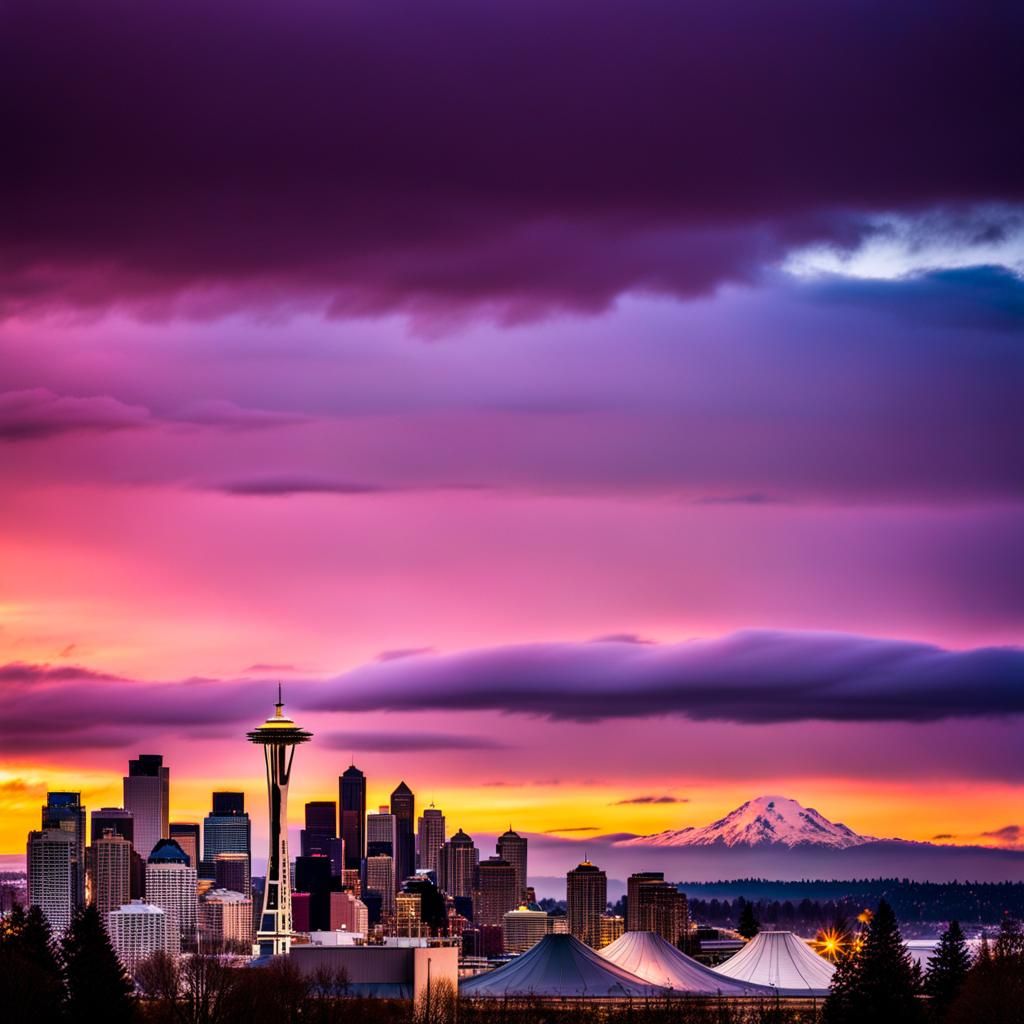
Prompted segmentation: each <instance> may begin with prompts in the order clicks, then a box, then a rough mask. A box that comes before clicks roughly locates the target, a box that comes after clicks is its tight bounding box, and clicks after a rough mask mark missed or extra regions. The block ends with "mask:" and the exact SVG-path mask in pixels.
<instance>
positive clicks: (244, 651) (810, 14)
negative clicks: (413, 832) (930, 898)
mask: <svg viewBox="0 0 1024 1024" xmlns="http://www.w3.org/2000/svg"><path fill="white" fill-rule="evenodd" d="M0 18H2V19H3V31H2V32H0V48H2V52H0V79H2V83H0V84H2V88H3V94H4V95H6V96H8V97H13V101H11V100H9V102H8V107H9V108H10V109H9V111H8V114H9V116H8V117H7V118H6V120H7V122H8V124H9V126H10V127H9V134H10V136H11V137H12V138H14V139H16V140H17V145H16V146H15V147H14V153H13V157H12V158H10V159H7V160H5V161H3V162H2V164H0V194H2V196H3V197H4V198H3V200H2V202H3V207H4V208H3V216H2V217H0V688H2V689H0V696H2V701H3V708H4V710H3V715H2V716H0V853H4V854H18V853H19V852H23V850H24V840H25V834H26V832H27V831H28V829H30V828H33V827H37V824H38V815H39V805H40V804H41V803H42V802H43V800H44V797H45V793H46V791H47V789H73V790H81V791H82V793H83V799H84V802H85V803H86V805H87V806H88V807H90V808H91V807H97V806H101V805H116V804H118V803H119V802H120V786H121V783H120V779H121V776H122V775H123V774H124V772H125V769H126V762H127V759H128V758H129V757H134V756H136V755H137V754H138V753H140V752H147V753H148V752H160V753H163V754H164V755H165V758H166V761H167V763H169V765H170V767H171V771H172V817H173V818H175V819H178V820H198V819H199V818H200V817H201V816H202V815H203V814H204V813H206V812H207V810H208V807H209V794H210V791H211V790H212V789H214V788H219V789H232V788H238V789H243V790H244V791H245V792H246V793H247V795H248V798H249V806H250V811H251V813H252V814H253V816H254V819H255V828H254V831H255V834H256V836H257V842H259V841H261V838H260V837H262V836H264V835H265V821H264V820H263V818H264V811H263V800H264V795H263V793H262V789H261V787H262V786H263V775H262V767H261V763H260V755H259V752H258V751H257V750H255V749H254V748H253V747H251V746H250V745H248V744H246V743H245V740H244V733H245V731H246V730H247V729H249V728H252V727H253V726H254V725H255V724H257V723H258V722H259V721H261V720H262V719H263V718H264V717H265V716H266V715H267V714H269V713H270V712H271V711H272V705H273V701H274V698H275V695H276V686H277V683H278V681H281V682H282V683H283V686H284V694H285V701H286V705H287V710H288V712H289V713H292V714H294V716H295V717H296V718H297V719H298V720H299V721H300V724H302V725H303V726H305V727H307V728H309V729H310V730H311V731H312V732H313V733H314V740H313V742H312V743H310V744H308V745H306V746H305V747H303V748H302V749H301V751H300V752H299V754H298V757H297V762H296V764H297V769H296V772H295V781H294V784H293V797H292V800H293V809H292V824H293V826H294V825H295V824H297V823H298V821H299V820H300V818H301V804H302V802H303V801H304V800H307V799H325V798H331V797H334V796H336V780H337V776H338V774H339V773H340V771H342V770H343V769H344V768H345V767H346V766H347V765H348V764H349V763H350V760H351V759H352V758H354V759H355V762H356V763H357V764H358V765H359V766H360V767H362V768H363V769H364V770H365V771H366V772H367V774H368V776H369V780H370V798H371V804H372V805H375V804H377V803H379V802H381V801H384V800H386V798H387V795H388V793H390V791H391V789H393V788H394V786H395V785H397V783H398V782H399V780H400V779H405V781H407V782H408V783H409V785H410V786H411V787H412V789H413V790H414V791H415V793H416V795H417V799H418V801H419V802H420V804H421V806H425V805H426V804H427V803H428V802H429V801H431V800H433V801H435V802H436V803H437V805H438V806H440V807H442V808H443V809H444V810H445V812H446V814H447V817H448V822H449V827H450V828H451V829H452V830H454V829H455V828H457V827H459V826H462V827H464V828H466V829H467V831H469V832H470V833H473V832H474V831H476V832H479V833H493V832H495V831H501V830H503V829H504V828H505V827H506V826H507V825H508V824H509V823H512V824H513V825H515V826H516V827H517V828H520V829H522V830H523V831H527V832H531V833H535V834H540V833H550V834H552V835H556V836H561V837H563V838H568V839H571V838H579V839H580V841H581V842H585V840H586V837H587V836H588V835H600V834H605V833H619V832H630V833H636V834H646V833H650V832H656V831H660V830H662V829H666V828H673V827H683V826H685V825H702V824H706V823H707V822H709V821H711V820H714V819H715V818H718V817H720V816H722V815H723V814H725V813H727V812H728V811H729V810H731V809H733V808H734V807H735V806H737V805H739V804H740V803H742V802H743V801H745V800H747V799H749V798H752V797H755V796H757V795H760V794H762V793H784V794H785V795H787V796H791V797H793V798H795V799H798V800H800V801H801V802H802V803H804V804H807V805H810V806H814V807H817V808H818V809H819V810H820V811H821V812H822V813H823V814H825V815H826V816H827V817H829V818H831V819H832V820H839V821H844V822H846V823H847V824H848V825H849V826H850V827H852V828H854V829H856V830H857V831H860V832H863V833H866V834H871V835H877V836H901V837H904V838H911V839H922V840H931V839H934V838H936V837H941V838H940V839H939V841H942V842H952V843H962V844H974V843H981V844H985V845H993V846H996V845H1002V846H1017V845H1021V838H1020V837H1021V835H1022V833H1021V827H1022V825H1024V822H1022V820H1021V818H1022V812H1021V804H1022V801H1024V772H1022V764H1021V759H1020V754H1019V746H1020V744H1019V738H1020V727H1021V716H1022V715H1024V648H1022V646H1021V644H1022V637H1024V571H1022V568H1024V517H1022V513H1024V443H1022V440H1021V439H1022V438H1024V402H1022V401H1021V395H1022V394H1024V178H1022V176H1021V175H1020V167H1021V166H1022V165H1024V136H1022V135H1021V133H1020V132H1019V131H1016V130H1014V126H1015V125H1016V124H1017V123H1018V122H1019V102H1020V96H1021V95H1022V91H1024V69H1022V66H1021V63H1020V60H1019V54H1020V52H1021V46H1022V44H1024V12H1022V10H1021V9H1020V7H1019V5H1014V4H1011V3H1005V4H1004V3H998V2H997V3H993V4H987V5H984V6H983V7H980V6H979V5H976V4H969V3H955V2H950V3H944V4H940V5H938V6H936V5H935V4H933V3H924V2H917V0H911V2H908V3H904V4H901V5H899V6H898V7H897V8H894V7H893V6H892V5H891V4H883V3H881V2H859V3H855V2H845V0H841V2H837V3H832V4H827V5H825V4H821V3H818V2H816V0H815V2H811V0H788V2H785V3H782V4H775V5H765V4H763V3H759V2H754V0H731V2H730V3H727V4H718V5H707V4H690V3H679V2H678V0H672V2H669V0H664V2H656V0H630V2H629V3H620V2H617V0H616V2H602V3H600V4H594V3H593V2H587V3H584V2H583V0H564V2H562V3H559V4H550V3H540V2H534V0H516V2H514V3H513V2H509V0H495V2H493V3H489V4H485V5H482V4H479V3H476V2H469V0H447V2H445V3H442V4H436V5H426V6H424V5H418V4H408V3H402V2H398V0H374V2H373V3H362V2H356V0H354V2H351V3H347V4H344V5H338V4H336V3H333V2H330V3H328V2H326V0H298V2H296V0H290V2H289V3H287V4H285V3H283V2H278V0H271V2H267V3H263V4H260V5H257V6H256V7H253V6H252V5H250V4H243V3H241V2H233V0H229V2H224V3H220V4H217V5H208V4H205V3H200V2H190V0H178V2H176V3H173V4H171V3H166V2H164V0H152V2H150V3H147V4H144V5H138V4H133V3H127V2H124V3H116V2H115V3H109V4H105V5H102V6H97V5H94V4H86V3H80V2H70V0H53V2H50V3H47V4H45V5H40V4H37V3H29V2H24V3H21V2H14V3H11V4H7V5H5V7H4V11H3V13H2V14H0Z"/></svg>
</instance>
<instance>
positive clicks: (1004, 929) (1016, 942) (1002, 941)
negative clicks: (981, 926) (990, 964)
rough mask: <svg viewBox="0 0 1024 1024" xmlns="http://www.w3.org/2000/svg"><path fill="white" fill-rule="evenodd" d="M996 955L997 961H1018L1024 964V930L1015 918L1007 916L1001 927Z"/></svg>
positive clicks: (997, 938)
mask: <svg viewBox="0 0 1024 1024" xmlns="http://www.w3.org/2000/svg"><path fill="white" fill-rule="evenodd" d="M994 955H995V958H996V959H997V960H1017V961H1021V962H1022V963H1024V928H1021V924H1020V921H1018V920H1017V919H1016V918H1015V917H1010V916H1009V915H1007V916H1006V917H1004V918H1003V920H1002V922H1001V923H1000V925H999V935H998V936H997V937H996V946H995V950H994Z"/></svg>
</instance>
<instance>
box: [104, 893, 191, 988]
mask: <svg viewBox="0 0 1024 1024" xmlns="http://www.w3.org/2000/svg"><path fill="white" fill-rule="evenodd" d="M107 931H108V932H109V933H110V941H111V943H112V944H113V947H114V952H115V953H117V956H118V959H119V960H120V961H121V963H122V964H124V968H125V970H126V971H128V973H129V974H131V973H133V972H134V970H135V968H136V967H138V966H139V964H141V963H142V961H143V960H145V959H147V958H148V957H150V956H152V955H153V954H154V953H157V952H162V953H169V954H171V955H172V956H173V955H174V954H176V953H178V952H179V951H180V950H181V935H180V933H179V931H178V927H177V924H176V923H175V922H173V921H171V920H170V919H169V918H168V916H167V913H166V912H165V911H164V910H163V908H162V907H155V906H153V905H152V904H149V903H145V902H143V901H142V900H132V901H131V903H128V904H126V905H125V906H123V907H119V908H118V909H117V910H112V911H111V912H110V914H109V915H107Z"/></svg>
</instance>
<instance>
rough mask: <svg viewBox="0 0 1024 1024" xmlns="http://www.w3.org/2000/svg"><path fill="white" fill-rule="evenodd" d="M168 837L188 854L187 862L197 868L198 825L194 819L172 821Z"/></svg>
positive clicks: (198, 848) (198, 847)
mask: <svg viewBox="0 0 1024 1024" xmlns="http://www.w3.org/2000/svg"><path fill="white" fill-rule="evenodd" d="M169 829H170V831H169V833H168V835H169V837H170V838H171V839H173V840H174V841H175V842H176V843H177V844H178V845H179V846H180V847H181V848H182V849H183V850H184V851H185V853H186V854H188V862H189V864H190V865H191V866H192V867H194V868H195V869H196V871H198V870H199V850H200V846H199V825H198V824H197V823H196V822H194V821H172V822H171V824H170V826H169Z"/></svg>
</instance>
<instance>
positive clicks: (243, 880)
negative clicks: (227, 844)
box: [213, 851, 252, 896]
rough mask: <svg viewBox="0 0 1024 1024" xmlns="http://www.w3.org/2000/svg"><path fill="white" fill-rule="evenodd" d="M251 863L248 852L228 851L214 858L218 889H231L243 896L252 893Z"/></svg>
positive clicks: (214, 875) (214, 876) (215, 879)
mask: <svg viewBox="0 0 1024 1024" xmlns="http://www.w3.org/2000/svg"><path fill="white" fill-rule="evenodd" d="M250 870H251V864H250V860H249V855H248V854H247V853H233V852H231V851H227V852H225V853H218V854H217V856H216V857H214V858H213V878H214V885H215V886H216V888H218V889H230V890H231V891H232V892H240V893H241V894H242V895H243V896H249V895H251V893H252V875H251V874H250Z"/></svg>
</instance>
